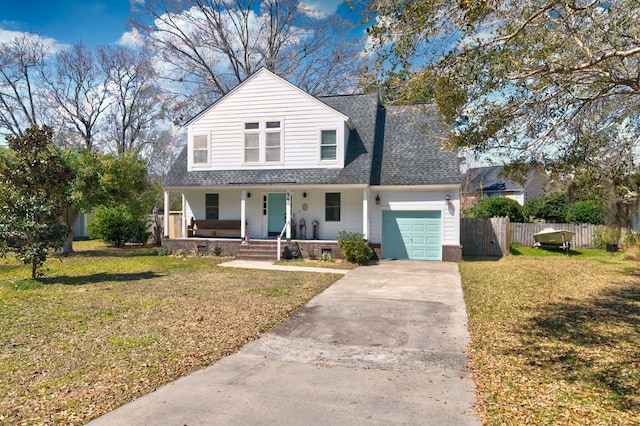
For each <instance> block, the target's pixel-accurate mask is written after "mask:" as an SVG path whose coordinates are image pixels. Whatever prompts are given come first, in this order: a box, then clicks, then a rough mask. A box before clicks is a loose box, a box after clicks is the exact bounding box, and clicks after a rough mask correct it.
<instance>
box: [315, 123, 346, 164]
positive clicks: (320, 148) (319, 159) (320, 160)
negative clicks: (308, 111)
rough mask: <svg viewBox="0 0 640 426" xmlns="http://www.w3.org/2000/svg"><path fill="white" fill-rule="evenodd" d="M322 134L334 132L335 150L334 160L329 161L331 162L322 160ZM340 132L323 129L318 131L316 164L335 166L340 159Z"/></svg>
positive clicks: (343, 143)
mask: <svg viewBox="0 0 640 426" xmlns="http://www.w3.org/2000/svg"><path fill="white" fill-rule="evenodd" d="M322 132H335V134H336V143H335V148H336V158H334V159H331V160H323V159H322V147H323V145H322ZM340 137H341V136H340V132H339V131H338V129H329V128H325V129H318V164H337V163H338V160H339V159H340V151H341V150H340ZM342 139H344V137H343V138H342ZM342 145H343V146H344V145H345V142H344V141H342ZM327 146H332V145H327Z"/></svg>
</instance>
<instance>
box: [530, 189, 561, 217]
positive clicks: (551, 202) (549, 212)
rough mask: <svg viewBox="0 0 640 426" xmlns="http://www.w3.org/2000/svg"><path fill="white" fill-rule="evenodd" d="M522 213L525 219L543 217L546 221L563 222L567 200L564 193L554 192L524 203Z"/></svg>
mask: <svg viewBox="0 0 640 426" xmlns="http://www.w3.org/2000/svg"><path fill="white" fill-rule="evenodd" d="M523 213H524V215H525V216H526V218H527V221H529V220H532V219H544V220H545V221H547V222H553V223H563V222H565V221H566V217H567V202H566V201H565V196H564V193H562V192H555V193H553V194H549V195H545V196H543V197H540V198H532V199H530V200H527V202H526V203H524V209H523Z"/></svg>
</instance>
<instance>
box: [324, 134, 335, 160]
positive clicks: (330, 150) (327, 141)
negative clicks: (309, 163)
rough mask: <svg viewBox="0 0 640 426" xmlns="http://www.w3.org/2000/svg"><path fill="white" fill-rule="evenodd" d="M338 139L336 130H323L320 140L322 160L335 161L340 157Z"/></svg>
mask: <svg viewBox="0 0 640 426" xmlns="http://www.w3.org/2000/svg"><path fill="white" fill-rule="evenodd" d="M337 153H338V140H337V138H336V131H335V130H323V131H322V132H321V141H320V161H333V160H337V158H338V154H337Z"/></svg>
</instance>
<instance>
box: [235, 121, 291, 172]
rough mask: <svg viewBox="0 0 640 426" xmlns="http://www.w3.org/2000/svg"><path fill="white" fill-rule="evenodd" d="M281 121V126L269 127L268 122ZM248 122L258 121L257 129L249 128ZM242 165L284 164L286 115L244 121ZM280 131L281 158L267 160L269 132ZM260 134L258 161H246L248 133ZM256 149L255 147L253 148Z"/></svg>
mask: <svg viewBox="0 0 640 426" xmlns="http://www.w3.org/2000/svg"><path fill="white" fill-rule="evenodd" d="M271 122H279V123H280V127H278V128H274V129H268V128H267V123H271ZM247 123H258V128H257V129H247V128H246V125H247ZM241 132H242V167H256V166H283V165H284V117H262V118H249V119H246V120H243V121H242V129H241ZM269 133H280V160H278V161H267V134H269ZM248 134H249V135H256V134H257V135H258V147H257V149H258V161H246V149H247V147H246V138H245V137H246V135H248ZM252 149H255V148H252Z"/></svg>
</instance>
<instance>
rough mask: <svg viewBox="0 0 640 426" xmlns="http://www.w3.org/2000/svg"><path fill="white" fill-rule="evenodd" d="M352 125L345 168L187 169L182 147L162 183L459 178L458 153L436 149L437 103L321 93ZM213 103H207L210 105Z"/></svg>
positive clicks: (394, 181) (423, 181)
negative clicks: (394, 103)
mask: <svg viewBox="0 0 640 426" xmlns="http://www.w3.org/2000/svg"><path fill="white" fill-rule="evenodd" d="M317 100H318V101H321V102H322V103H324V104H326V105H327V106H329V107H331V108H333V109H335V110H336V111H338V112H339V113H341V114H344V115H345V116H346V117H348V118H349V121H350V124H351V125H352V126H353V127H352V129H353V130H352V131H351V132H350V137H349V141H348V145H347V152H346V157H345V164H344V168H310V169H287V168H283V169H264V170H219V171H216V170H203V171H191V172H188V171H187V147H186V146H185V148H184V149H183V151H182V152H181V154H180V155H179V156H178V158H177V159H176V161H175V162H174V164H173V165H172V167H171V169H170V170H169V173H168V174H167V176H166V178H165V180H164V182H163V185H164V186H165V187H188V186H226V185H278V184H304V185H347V184H359V185H438V184H439V185H446V184H459V183H460V179H461V178H460V171H459V168H458V159H457V157H456V155H455V154H454V153H453V152H445V151H442V150H441V149H440V147H441V143H440V139H439V138H440V137H442V136H444V135H446V132H445V130H444V129H443V128H442V127H441V125H440V121H439V118H438V115H437V113H436V110H435V108H433V107H423V106H408V107H389V108H385V107H384V106H382V105H381V104H380V102H379V97H378V93H375V92H374V93H365V94H361V95H344V96H330V97H319V98H317ZM210 108H211V107H210Z"/></svg>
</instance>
